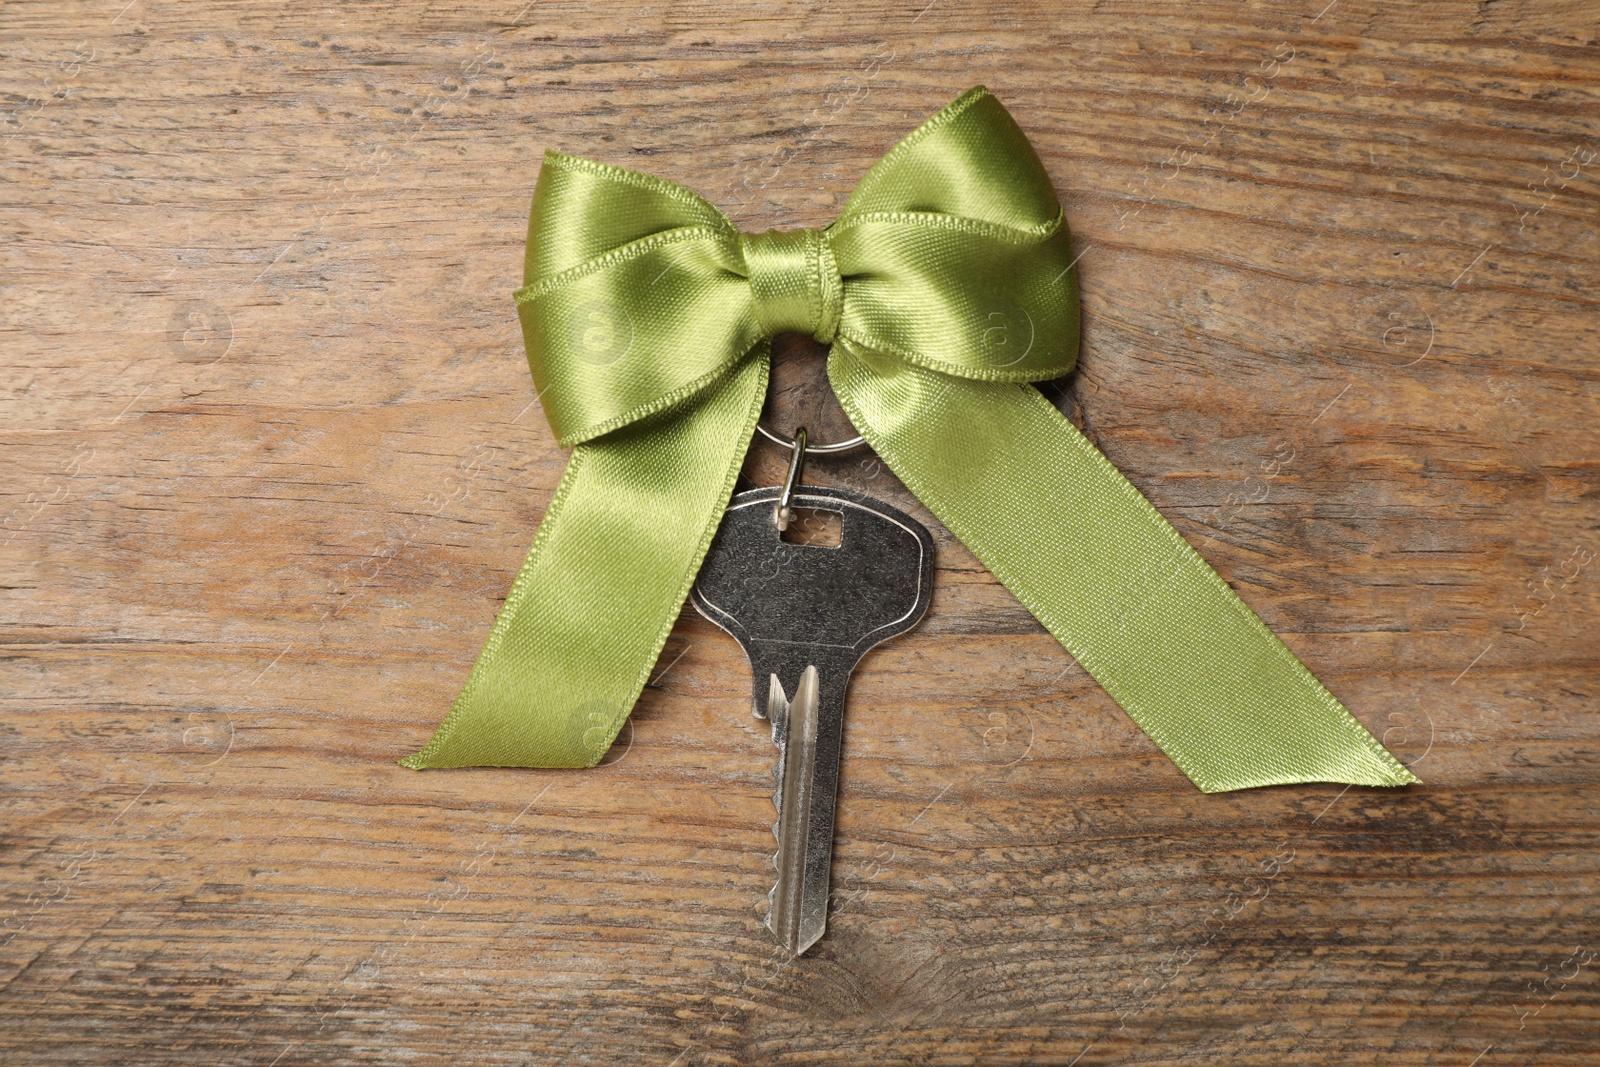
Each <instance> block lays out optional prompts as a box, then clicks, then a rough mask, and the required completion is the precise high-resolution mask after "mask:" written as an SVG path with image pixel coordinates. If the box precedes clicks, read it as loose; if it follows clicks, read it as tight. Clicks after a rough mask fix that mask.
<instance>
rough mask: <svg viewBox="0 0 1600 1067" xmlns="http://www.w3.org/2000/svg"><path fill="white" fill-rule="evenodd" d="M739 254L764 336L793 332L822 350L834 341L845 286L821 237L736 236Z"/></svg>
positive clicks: (801, 233) (790, 233) (818, 233)
mask: <svg viewBox="0 0 1600 1067" xmlns="http://www.w3.org/2000/svg"><path fill="white" fill-rule="evenodd" d="M739 251H740V253H741V254H742V255H743V256H744V263H745V267H746V269H747V270H748V271H749V278H750V294H751V296H752V297H754V299H755V315H756V321H757V322H758V323H759V324H760V326H761V332H762V333H763V334H765V335H767V336H768V337H770V336H772V335H773V334H777V333H784V332H789V331H792V332H795V333H808V334H810V335H811V336H812V337H814V338H815V339H816V340H818V341H820V342H822V343H823V344H829V343H831V342H832V341H833V335H834V331H835V330H836V329H838V326H839V309H840V308H841V307H843V306H844V282H843V280H842V279H841V278H840V277H839V264H838V263H837V262H836V261H835V260H834V258H833V246H832V244H831V243H830V242H829V240H828V235H827V233H826V232H824V231H822V230H767V231H766V232H765V233H741V234H740V235H739Z"/></svg>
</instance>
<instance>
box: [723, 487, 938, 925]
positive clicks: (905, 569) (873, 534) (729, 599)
mask: <svg viewBox="0 0 1600 1067" xmlns="http://www.w3.org/2000/svg"><path fill="white" fill-rule="evenodd" d="M780 492H781V490H779V489H778V488H770V489H755V490H752V491H750V492H747V493H740V494H739V495H737V496H735V497H734V498H733V501H732V502H731V504H730V505H729V507H728V513H727V516H726V517H725V518H724V519H723V522H722V527H721V529H720V530H719V531H718V532H717V536H716V539H715V540H714V541H713V542H712V545H711V548H710V550H709V552H708V553H707V555H706V559H705V563H704V564H703V565H702V567H701V569H700V576H699V579H698V580H697V581H696V583H695V587H694V592H693V602H694V606H695V608H696V609H697V610H698V611H699V612H700V614H702V615H704V616H705V617H706V618H707V619H709V620H711V621H712V622H714V623H716V624H717V625H718V626H720V627H722V628H723V629H724V630H726V631H728V633H730V634H732V635H733V637H734V638H735V639H736V640H737V641H738V642H739V644H740V645H741V646H743V648H744V651H745V655H746V656H747V657H748V658H749V660H750V670H751V674H752V681H753V690H754V711H755V715H756V717H757V718H763V719H768V720H770V721H771V724H772V740H773V743H774V744H775V745H777V748H778V759H777V763H776V765H775V766H774V768H773V777H774V778H775V779H776V786H777V788H776V790H775V791H774V793H773V796H772V803H773V806H774V807H775V808H776V809H777V821H776V822H775V823H774V825H773V833H774V835H775V836H776V837H777V839H778V851H777V854H776V855H775V856H774V857H773V863H774V866H776V868H777V871H778V879H777V884H776V885H774V886H773V888H772V892H771V894H769V901H770V904H771V907H770V909H769V910H768V913H767V926H768V927H769V928H770V929H771V930H772V932H773V933H774V934H776V935H777V937H778V940H779V941H781V942H782V943H783V945H784V946H785V947H786V948H787V949H788V950H789V951H790V952H793V953H794V954H795V955H799V954H800V953H802V952H804V951H805V950H806V949H808V948H810V947H811V946H812V945H814V944H816V942H817V939H818V938H820V937H821V936H822V932H823V930H824V928H825V927H826V926H827V920H828V881H829V875H830V870H831V867H832V857H833V819H834V804H835V800H836V798H837V795H838V785H839V758H840V738H841V737H842V735H843V731H844V700H845V689H846V687H847V686H848V684H849V681H850V674H851V672H852V671H853V670H854V669H855V666H856V664H857V662H859V661H860V659H861V657H862V656H863V655H864V654H865V653H866V652H867V650H868V649H870V648H872V647H873V646H874V645H877V644H879V643H880V642H883V641H887V640H888V639H889V638H891V637H894V636H896V635H898V634H903V633H905V632H906V631H907V630H910V629H911V628H912V627H913V626H915V625H916V624H917V622H918V621H919V620H920V619H921V618H922V615H923V613H924V612H925V611H927V609H928V597H929V593H930V591H931V589H932V585H933V538H932V537H931V536H929V534H928V531H927V530H926V529H924V528H923V526H922V525H921V524H920V523H918V522H917V521H916V520H914V519H912V518H910V517H909V516H907V515H905V514H902V513H901V512H899V511H897V510H895V509H894V508H892V507H890V506H888V505H887V504H884V503H882V502H880V501H877V500H873V499H872V498H871V497H867V496H862V495H861V494H859V493H853V492H849V491H847V490H843V489H829V488H823V487H819V486H800V487H798V488H796V489H795V490H794V495H793V504H794V506H795V507H798V508H817V509H821V510H825V511H834V512H838V513H839V515H840V518H841V520H842V526H841V536H840V541H839V544H838V545H837V546H836V547H824V546H819V545H803V544H791V543H789V542H787V541H784V540H782V538H781V535H780V534H779V531H778V529H777V526H776V525H775V523H774V510H775V507H776V503H777V500H778V497H779V495H780ZM791 691H792V693H793V695H792V696H791V695H790V693H791Z"/></svg>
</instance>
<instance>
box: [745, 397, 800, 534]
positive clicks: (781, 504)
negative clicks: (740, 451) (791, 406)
mask: <svg viewBox="0 0 1600 1067" xmlns="http://www.w3.org/2000/svg"><path fill="white" fill-rule="evenodd" d="M760 427H761V424H760V423H759V422H758V423H756V428H757V429H760ZM767 436H768V437H771V436H772V435H771V434H768V435H767ZM774 440H776V438H774ZM789 447H790V449H792V451H791V452H790V454H789V473H788V474H787V475H785V476H784V479H783V488H782V489H780V490H778V502H777V504H775V505H774V506H773V508H772V524H773V525H774V526H776V527H777V528H778V532H779V533H782V532H783V531H785V530H787V529H788V528H789V522H790V521H791V520H792V519H793V518H794V491H795V489H796V488H797V487H798V486H799V485H800V475H801V473H802V472H803V471H804V470H805V467H806V428H805V427H804V426H800V427H797V428H796V429H795V431H794V440H793V441H790V442H789Z"/></svg>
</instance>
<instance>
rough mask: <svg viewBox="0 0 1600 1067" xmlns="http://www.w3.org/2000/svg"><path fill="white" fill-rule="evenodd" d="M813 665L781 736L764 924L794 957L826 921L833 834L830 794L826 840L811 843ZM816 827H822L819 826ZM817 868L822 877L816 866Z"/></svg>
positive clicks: (816, 702)
mask: <svg viewBox="0 0 1600 1067" xmlns="http://www.w3.org/2000/svg"><path fill="white" fill-rule="evenodd" d="M820 689H821V686H820V680H819V678H818V676H817V668H816V667H814V666H808V667H807V668H806V669H805V672H804V673H803V674H801V675H800V686H799V688H798V689H796V690H795V694H794V700H792V701H790V702H789V706H788V708H787V714H786V716H785V718H786V720H787V721H786V723H785V729H784V730H783V735H784V740H783V744H782V745H781V746H780V749H781V752H780V756H779V764H780V767H781V771H780V774H779V777H778V791H777V793H776V794H774V796H773V803H774V804H775V805H776V806H777V808H778V822H777V825H776V826H775V827H774V830H775V831H776V832H777V835H778V853H777V855H776V856H774V857H773V864H774V865H775V866H776V867H777V868H778V882H777V884H776V885H774V886H773V887H772V898H771V899H772V910H771V911H770V912H768V914H767V926H768V928H769V929H771V930H772V932H773V933H774V934H776V935H777V936H778V940H779V941H781V942H782V943H783V946H784V947H785V948H787V949H788V950H789V951H790V952H792V953H794V954H795V955H796V956H798V955H799V954H800V953H802V952H804V951H805V950H806V949H808V948H810V947H811V946H812V945H814V944H816V943H817V940H818V939H819V938H821V937H822V932H823V930H824V929H825V928H826V927H827V924H828V875H829V867H830V866H831V860H832V856H831V852H832V843H833V842H832V837H833V817H832V816H833V810H832V809H833V805H832V803H831V800H832V798H831V797H829V798H828V799H829V801H830V803H828V805H827V808H828V810H827V812H826V813H825V817H826V820H827V824H828V825H827V840H826V841H825V842H823V843H822V844H821V846H820V847H813V846H814V842H813V840H812V839H813V838H814V837H816V836H819V835H816V834H813V832H812V830H813V823H814V820H815V819H816V818H817V817H818V816H819V815H823V814H824V813H822V812H818V811H817V810H815V809H816V808H817V797H816V794H817V792H819V790H818V786H819V785H822V784H823V783H820V782H818V780H817V773H816V772H817V737H818V727H819V719H820V714H821V707H820V699H819V697H820ZM774 732H775V733H776V732H777V731H774ZM818 829H820V827H818ZM819 865H820V867H821V872H820V875H821V876H820V879H819V877H818V870H817V868H818V866H819Z"/></svg>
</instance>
